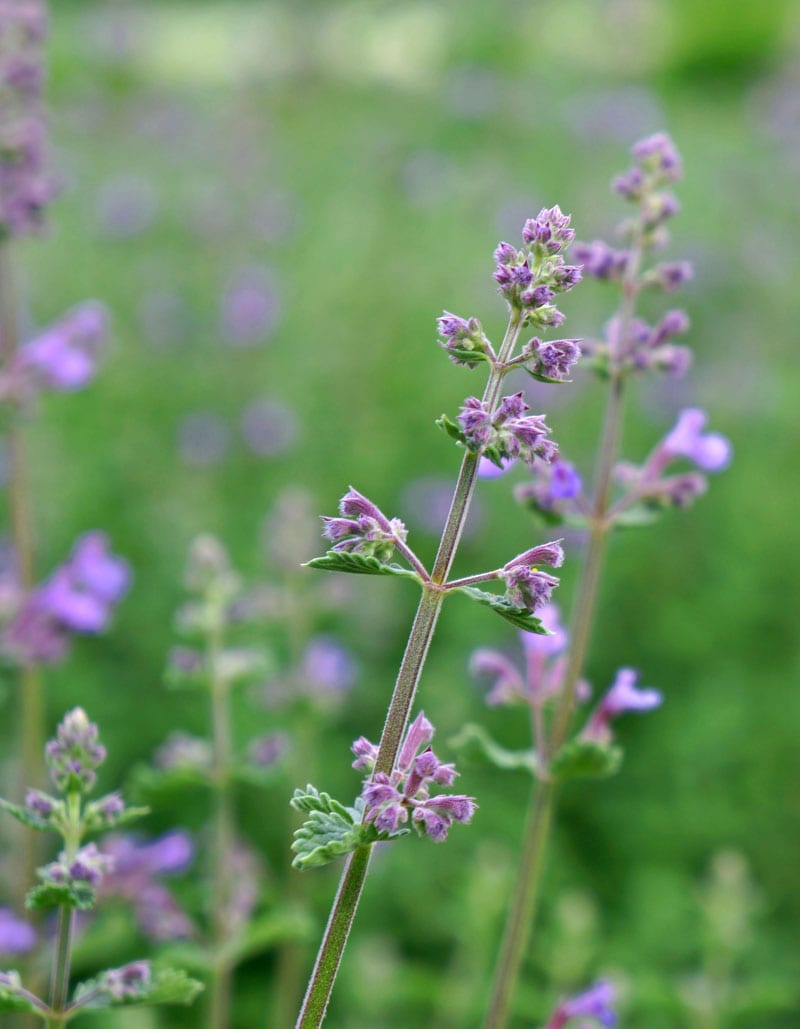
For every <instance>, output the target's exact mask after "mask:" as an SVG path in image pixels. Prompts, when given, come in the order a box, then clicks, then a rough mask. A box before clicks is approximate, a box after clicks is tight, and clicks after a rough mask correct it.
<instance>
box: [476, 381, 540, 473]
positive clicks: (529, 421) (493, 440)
mask: <svg viewBox="0 0 800 1029" xmlns="http://www.w3.org/2000/svg"><path fill="white" fill-rule="evenodd" d="M529 410H530V408H529V407H528V405H527V404H526V403H525V401H524V400H523V398H522V393H515V394H513V395H512V396H508V397H504V398H503V400H502V401H501V402H500V405H499V406H498V407H497V409H496V410H495V411H494V412H493V413H492V412H490V410H489V408H488V406H487V405H486V404H485V403H484V402H483V401H482V400H478V398H477V397H467V399H466V400H465V402H464V405H463V407H462V408H461V413H460V414H459V416H458V424H459V426H460V428H461V431H462V432H463V434H464V443H465V445H466V446H467V447H468V449H469V450H471V451H472V452H473V453H480V452H481V451H483V453H484V456H485V457H487V458H488V459H489V460H491V461H493V462H494V463H495V464H496V465H497V466H498V467H499V468H503V467H504V464H505V463H506V462H509V461H512V460H514V459H516V458H521V459H522V460H523V461H524V462H525V463H526V464H532V463H533V461H534V460H535V458H537V457H538V458H541V459H542V460H544V461H549V460H553V458H554V457H555V455H556V453H557V452H558V449H557V447H556V445H555V444H554V443H553V442H552V441H551V440H549V439H548V438H547V437H548V436H549V435H550V429H549V427H548V426H547V425H546V424H545V421H544V415H538V414H537V415H525V414H524V412H525V411H529Z"/></svg>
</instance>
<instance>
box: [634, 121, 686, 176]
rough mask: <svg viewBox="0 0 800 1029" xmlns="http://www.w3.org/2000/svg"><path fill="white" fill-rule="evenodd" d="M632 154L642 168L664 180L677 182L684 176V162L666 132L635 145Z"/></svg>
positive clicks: (657, 133)
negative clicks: (653, 172)
mask: <svg viewBox="0 0 800 1029" xmlns="http://www.w3.org/2000/svg"><path fill="white" fill-rule="evenodd" d="M631 153H632V154H633V156H634V159H635V160H636V162H637V163H638V164H639V166H640V167H642V168H644V169H645V170H648V171H655V172H657V173H659V174H660V175H661V176H662V177H663V178H664V179H669V180H671V181H673V182H677V181H678V179H680V178H681V176H682V174H683V162H682V161H681V157H680V154H679V153H678V151H677V148H676V146H675V144H674V143H673V142H672V140H671V139H670V137H669V136H668V135H667V133H666V132H656V133H654V134H653V135H652V136H648V137H647V138H646V139H640V140H639V142H638V143H635V144H634V145H633V148H632V149H631Z"/></svg>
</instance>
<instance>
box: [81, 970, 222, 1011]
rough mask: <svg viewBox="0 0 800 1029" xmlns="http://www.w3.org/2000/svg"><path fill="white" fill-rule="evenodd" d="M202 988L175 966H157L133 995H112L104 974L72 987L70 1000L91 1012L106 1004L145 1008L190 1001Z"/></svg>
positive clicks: (188, 1002) (200, 984) (106, 1005)
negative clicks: (94, 992)
mask: <svg viewBox="0 0 800 1029" xmlns="http://www.w3.org/2000/svg"><path fill="white" fill-rule="evenodd" d="M204 988H205V987H204V986H203V984H202V983H201V982H198V981H197V979H191V978H189V976H188V975H187V974H186V973H185V972H182V971H179V970H178V969H176V968H160V969H155V970H154V971H153V978H152V979H151V981H150V983H149V984H148V985H147V986H145V987H143V988H142V989H141V990H140V991H139V992H138V993H136V994H135V995H134V996H132V997H112V996H111V995H110V994H109V993H108V992H107V991H106V990H104V989H103V976H102V975H99V976H98V977H97V978H96V979H89V980H87V981H86V982H83V983H79V984H78V985H77V986H76V987H75V993H74V995H73V1000H72V1003H73V1004H76V1005H79V1010H80V1011H93V1010H95V1011H96V1010H98V1009H103V1008H109V1007H115V1008H116V1007H145V1006H148V1007H149V1006H153V1005H156V1004H184V1005H187V1004H191V1003H192V1002H193V1001H194V999H195V997H196V996H197V995H198V993H200V991H201V990H203V989H204ZM94 990H99V991H100V992H98V993H97V995H96V996H94V997H92V998H91V1000H88V1001H87V1003H86V1004H80V1000H81V998H82V997H85V996H86V995H87V994H89V993H92V992H93V991H94Z"/></svg>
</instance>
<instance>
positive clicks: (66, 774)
mask: <svg viewBox="0 0 800 1029" xmlns="http://www.w3.org/2000/svg"><path fill="white" fill-rule="evenodd" d="M98 737H99V734H98V729H97V725H96V724H95V723H94V722H90V721H89V719H88V717H87V715H86V712H85V711H84V710H83V708H80V707H76V708H73V709H72V711H69V712H67V714H66V715H64V718H63V719H62V721H61V722H60V724H59V725H58V727H57V729H56V735H55V737H54V738H53V739H52V740H49V741H48V742H47V744H46V745H45V761H46V763H47V768H48V771H49V773H50V778H51V779H52V780H53V782H54V784H55V786H56V789H57V790H59V792H61V793H71V792H73V791H80V792H81V793H88V792H89V790H91V789H92V787H93V786H94V784H95V782H96V780H97V774H96V769H97V768H99V767H100V765H101V764H102V763H103V762H104V761H105V759H106V748H105V747H104V746H103V745H102V744H101V743H100V742H99V738H98Z"/></svg>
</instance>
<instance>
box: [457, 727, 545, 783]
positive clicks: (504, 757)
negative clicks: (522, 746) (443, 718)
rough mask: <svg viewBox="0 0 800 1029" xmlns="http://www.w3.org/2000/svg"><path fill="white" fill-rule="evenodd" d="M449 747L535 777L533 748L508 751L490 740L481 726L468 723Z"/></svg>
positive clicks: (535, 764)
mask: <svg viewBox="0 0 800 1029" xmlns="http://www.w3.org/2000/svg"><path fill="white" fill-rule="evenodd" d="M450 746H451V747H453V748H454V749H455V750H460V751H462V752H464V753H466V754H467V756H468V757H471V758H477V759H478V760H482V761H483V762H485V763H487V764H490V765H494V767H495V768H502V769H504V770H506V771H516V770H522V771H525V772H529V773H530V774H531V775H535V774H536V772H537V771H538V768H539V762H538V758H537V756H536V751H535V750H534V749H533V748H528V749H527V750H509V749H508V748H506V747H504V746H502V744H500V743H498V742H497V741H496V740H494V739H492V737H491V736H490V735H489V733H488V732H487V731H486V730H485V729H484V728H483V726H482V725H477V724H476V723H474V722H468V723H467V724H466V725H465V726H464V727H463V728H462V729H461V731H460V732H459V733H458V735H457V736H454V737H453V739H451V740H450Z"/></svg>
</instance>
